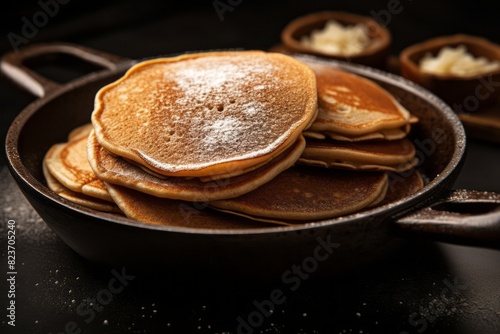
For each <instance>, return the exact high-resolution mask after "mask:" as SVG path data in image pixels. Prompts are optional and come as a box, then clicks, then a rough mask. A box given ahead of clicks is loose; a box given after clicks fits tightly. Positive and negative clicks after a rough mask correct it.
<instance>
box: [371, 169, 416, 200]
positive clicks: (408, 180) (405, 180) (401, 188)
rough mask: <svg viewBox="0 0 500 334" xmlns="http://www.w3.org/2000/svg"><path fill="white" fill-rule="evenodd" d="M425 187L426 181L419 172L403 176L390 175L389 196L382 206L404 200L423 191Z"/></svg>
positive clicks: (403, 174) (414, 171) (408, 172)
mask: <svg viewBox="0 0 500 334" xmlns="http://www.w3.org/2000/svg"><path fill="white" fill-rule="evenodd" d="M423 186H424V180H423V179H422V175H420V173H419V172H418V171H417V170H411V171H407V172H405V173H401V174H389V187H388V189H387V195H386V196H385V198H384V200H383V201H382V202H381V203H380V205H385V204H388V203H392V202H396V201H399V200H402V199H404V198H406V197H408V196H410V195H413V194H414V193H416V192H417V191H419V190H420V189H422V188H423Z"/></svg>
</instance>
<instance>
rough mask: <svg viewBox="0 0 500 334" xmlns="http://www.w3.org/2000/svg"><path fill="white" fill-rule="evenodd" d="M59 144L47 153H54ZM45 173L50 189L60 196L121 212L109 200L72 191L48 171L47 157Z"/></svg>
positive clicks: (83, 203)
mask: <svg viewBox="0 0 500 334" xmlns="http://www.w3.org/2000/svg"><path fill="white" fill-rule="evenodd" d="M58 145H60V146H62V145H64V144H58ZM58 145H57V144H56V145H54V146H52V148H51V149H50V150H49V151H48V152H47V155H50V154H52V153H53V151H54V150H56V149H57V148H58ZM47 155H46V156H47ZM43 175H44V177H45V181H46V182H47V186H48V188H49V189H50V190H52V191H53V192H55V193H56V194H58V195H59V196H61V197H63V198H65V199H67V200H69V201H71V202H73V203H76V204H79V205H81V206H85V207H87V208H91V209H94V210H98V211H103V212H116V213H119V212H120V209H119V208H118V207H117V206H116V205H115V204H114V203H110V202H109V201H104V200H101V199H98V198H95V197H91V196H87V195H84V194H82V193H79V192H75V191H72V190H70V189H68V188H66V187H65V186H63V185H62V184H61V183H60V182H59V181H57V179H56V178H55V177H53V176H52V175H51V174H50V172H49V171H48V168H47V164H46V159H44V162H43Z"/></svg>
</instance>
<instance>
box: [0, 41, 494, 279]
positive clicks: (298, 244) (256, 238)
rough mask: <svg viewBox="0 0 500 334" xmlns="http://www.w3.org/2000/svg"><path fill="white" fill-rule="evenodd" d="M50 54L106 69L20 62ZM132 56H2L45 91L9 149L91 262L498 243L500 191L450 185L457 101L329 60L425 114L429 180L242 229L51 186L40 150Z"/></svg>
mask: <svg viewBox="0 0 500 334" xmlns="http://www.w3.org/2000/svg"><path fill="white" fill-rule="evenodd" d="M48 53H69V54H72V55H74V56H77V57H80V58H82V59H85V60H87V61H90V62H93V63H95V64H98V65H101V66H103V67H106V68H107V69H106V70H104V71H100V72H97V73H92V74H90V75H88V76H85V77H83V78H81V79H79V80H76V81H73V82H71V83H69V84H66V85H64V86H61V85H58V84H55V83H54V82H51V81H48V80H47V79H45V78H43V77H41V76H39V75H37V74H36V73H33V72H32V71H30V70H29V69H27V68H25V67H24V66H23V65H22V62H23V60H26V59H28V58H32V57H35V56H38V55H44V54H48ZM133 63H134V62H133V61H131V60H127V59H123V58H120V57H116V56H111V55H107V54H103V53H101V52H97V51H93V50H89V49H86V48H83V47H80V46H73V45H67V44H64V45H63V44H46V45H36V46H35V45H34V46H31V47H27V48H25V49H24V50H21V51H20V52H18V53H11V54H8V55H6V56H4V58H3V60H2V70H3V72H4V73H6V74H7V75H8V76H9V77H10V78H12V79H13V80H15V81H16V82H17V83H18V84H20V85H21V86H22V87H24V88H25V89H27V90H29V91H30V92H32V93H34V94H36V95H38V96H39V97H40V99H38V100H36V101H35V102H33V103H32V104H30V105H29V106H28V107H26V108H25V109H24V110H23V111H22V112H21V113H20V115H19V116H18V117H17V118H16V119H15V120H14V122H13V123H12V125H11V127H10V129H9V132H8V134H7V138H6V151H7V157H8V164H9V168H10V171H11V173H12V175H13V176H14V178H15V180H16V182H17V183H18V185H19V187H20V188H21V190H22V191H23V193H24V195H25V196H26V198H27V199H28V201H29V202H30V203H31V205H32V206H33V207H34V208H35V210H36V211H37V212H38V213H39V214H40V216H41V217H42V218H43V220H44V221H45V222H46V223H47V224H48V225H49V226H50V227H51V228H52V229H53V230H54V231H55V232H56V233H57V234H58V235H59V236H60V237H61V239H63V241H64V242H66V243H67V244H68V245H69V246H70V247H71V248H72V249H74V250H75V251H76V252H77V253H79V254H80V255H82V256H83V257H85V258H87V259H89V260H91V261H95V262H101V263H112V264H114V265H117V264H122V263H124V264H131V263H132V264H133V263H139V264H141V263H153V264H156V265H162V266H179V267H188V266H200V267H204V268H221V267H223V266H224V267H231V268H233V269H235V270H257V271H258V270H260V271H262V270H268V269H269V268H272V269H275V270H279V271H282V270H286V269H287V268H290V266H291V265H292V264H293V263H296V264H304V265H307V264H309V265H312V264H314V261H316V262H317V261H322V260H323V259H324V257H321V259H320V258H319V257H318V256H319V255H318V254H319V253H318V252H317V248H318V247H323V248H325V247H326V246H325V244H327V243H329V242H330V243H334V244H335V245H330V250H331V251H333V254H334V255H332V256H331V257H330V258H331V261H330V260H329V261H326V262H327V263H330V264H332V265H334V266H336V267H337V268H345V267H346V266H350V265H352V264H354V263H356V264H362V263H365V262H366V261H367V260H370V259H373V258H377V257H380V256H381V254H383V253H385V252H387V251H389V250H391V249H393V246H394V245H396V244H398V243H399V241H400V240H401V239H400V238H397V237H396V236H398V235H400V234H405V235H408V234H410V235H426V236H430V237H432V238H434V239H438V240H444V241H449V242H455V243H463V244H474V245H481V246H488V247H498V246H499V245H500V195H499V194H496V193H483V192H476V191H469V190H460V191H453V192H451V191H450V189H451V187H452V185H453V182H454V180H455V178H456V176H457V175H458V173H459V170H460V167H461V165H462V162H463V158H464V152H465V134H464V129H463V127H462V125H461V123H460V121H459V120H458V118H457V117H456V116H455V114H454V113H453V112H452V110H451V109H450V108H449V107H448V106H447V105H446V104H444V103H443V102H442V101H441V100H439V99H438V98H436V97H435V96H434V95H432V94H431V93H429V92H428V91H426V90H424V89H422V88H421V87H419V86H417V85H415V84H413V83H411V82H409V81H407V80H404V79H402V78H400V77H398V76H395V75H391V74H387V73H384V72H381V71H378V70H374V69H371V68H368V67H363V66H355V65H349V64H345V63H340V62H335V61H328V62H327V63H328V64H331V66H338V67H340V68H342V69H344V70H346V71H350V72H353V73H356V74H359V75H362V76H365V77H367V78H369V79H372V80H374V81H376V82H378V83H379V84H381V85H382V86H383V87H385V88H386V89H387V90H389V91H390V92H391V93H392V94H394V95H395V96H396V97H397V98H398V99H399V100H400V101H401V103H402V104H403V105H404V106H405V107H406V108H407V109H409V110H410V111H411V112H412V113H413V114H415V115H416V116H417V117H419V119H420V122H419V123H418V124H417V125H416V126H414V128H413V130H412V133H411V139H412V141H413V142H414V143H415V144H416V147H417V150H418V152H419V153H418V156H419V158H420V160H421V165H420V170H421V172H422V173H423V174H424V175H425V177H426V178H428V180H429V182H428V184H427V185H426V186H425V187H424V188H423V189H422V190H421V191H419V192H418V193H416V194H414V195H411V196H408V197H407V198H404V199H403V200H400V201H397V202H394V203H390V204H387V205H384V206H381V207H377V208H374V209H371V210H368V211H364V212H361V213H358V214H353V215H348V216H344V217H340V218H336V219H329V220H324V221H320V222H316V223H311V224H304V225H300V226H291V227H272V228H262V229H251V230H249V229H248V230H238V231H232V230H210V229H203V230H200V229H196V230H195V229H190V228H186V227H161V226H160V227H159V226H152V225H147V224H143V223H140V222H137V221H134V220H130V219H126V218H121V217H117V216H114V215H111V214H105V213H101V212H97V211H94V210H91V209H87V208H85V207H81V206H79V205H76V204H73V203H71V202H69V201H66V200H64V199H63V198H61V197H59V196H58V195H56V194H55V193H53V192H52V191H50V190H49V189H48V188H47V187H46V186H45V185H44V179H43V176H42V172H41V170H42V168H41V164H42V158H43V156H44V154H45V152H46V151H47V149H48V148H49V147H50V146H51V145H52V144H54V143H57V142H61V141H64V140H65V138H66V136H67V134H68V133H69V131H70V130H72V129H73V128H75V127H76V126H78V125H81V124H84V123H86V122H88V121H89V119H90V114H91V112H92V109H93V99H94V95H95V93H96V92H97V90H98V89H99V88H101V87H102V86H104V85H106V84H107V83H110V82H112V81H114V80H116V79H118V78H119V77H120V76H122V75H123V74H124V72H125V71H126V70H127V69H128V68H129V67H130V66H131V65H132V64H133ZM393 180H394V181H395V182H397V179H393ZM429 205H433V208H430V207H429ZM326 248H328V247H326ZM315 250H316V252H315ZM324 250H325V249H323V251H324ZM322 254H326V253H322ZM314 256H316V259H315V260H314V261H313V260H311V257H314ZM308 261H309V262H308ZM311 261H312V262H311ZM306 262H307V263H306ZM213 266H215V267H213Z"/></svg>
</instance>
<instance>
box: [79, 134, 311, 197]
mask: <svg viewBox="0 0 500 334" xmlns="http://www.w3.org/2000/svg"><path fill="white" fill-rule="evenodd" d="M304 147H305V140H304V138H303V137H299V139H298V140H297V141H296V143H294V145H293V146H292V147H290V148H288V149H287V151H285V152H284V153H283V154H282V155H280V156H278V157H276V158H274V159H273V160H272V161H271V162H269V163H268V164H266V165H264V166H263V167H260V168H258V169H255V170H252V171H250V172H248V173H246V174H242V175H238V176H235V177H231V178H228V179H221V180H216V181H208V182H203V181H201V180H199V179H197V178H191V179H187V178H182V177H166V178H158V177H155V176H154V175H151V174H150V173H147V172H145V171H144V170H142V169H141V168H139V167H137V166H135V165H133V164H130V163H128V162H127V161H125V160H124V159H122V158H120V157H116V156H113V155H111V154H109V153H108V152H107V151H106V150H105V149H104V148H103V147H102V146H100V145H99V143H98V142H97V140H96V138H95V136H94V135H93V134H91V135H90V136H89V144H88V149H89V151H88V156H89V162H90V165H91V167H92V169H93V170H94V172H95V173H96V175H97V176H98V177H99V178H100V179H102V180H103V181H106V182H108V183H112V184H117V185H122V186H125V187H129V188H132V189H135V190H138V191H141V192H144V193H147V194H151V195H154V196H158V197H165V198H171V199H181V200H186V201H195V202H204V201H209V200H216V199H223V198H231V197H236V196H240V195H242V194H244V193H247V192H249V191H252V190H254V189H256V188H257V187H259V186H261V185H262V184H264V183H266V182H268V181H270V180H271V179H272V178H274V177H275V176H276V175H278V174H279V173H281V172H282V171H283V170H285V169H287V168H289V167H290V166H292V165H293V164H294V163H295V161H296V160H297V159H298V157H299V156H300V154H301V153H302V151H303V149H304Z"/></svg>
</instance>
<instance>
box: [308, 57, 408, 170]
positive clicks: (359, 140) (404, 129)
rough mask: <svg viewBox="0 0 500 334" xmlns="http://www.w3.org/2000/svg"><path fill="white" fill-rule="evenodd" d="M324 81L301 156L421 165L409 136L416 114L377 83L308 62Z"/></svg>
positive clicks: (354, 164) (332, 162)
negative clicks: (314, 116) (313, 119)
mask: <svg viewBox="0 0 500 334" xmlns="http://www.w3.org/2000/svg"><path fill="white" fill-rule="evenodd" d="M307 65H308V66H309V67H310V68H311V69H313V71H314V73H315V74H316V78H317V84H318V111H319V112H318V116H317V118H316V120H315V121H314V123H313V124H312V125H311V127H310V128H309V129H308V130H307V131H306V132H304V135H305V136H306V137H307V138H308V139H307V147H306V150H305V152H304V154H303V155H302V157H301V159H300V161H301V162H303V163H306V164H311V165H317V166H323V167H341V168H348V169H354V170H358V169H362V170H378V171H392V172H404V171H407V170H409V169H411V168H413V167H414V166H415V165H416V164H417V159H416V158H415V147H414V146H413V144H412V143H411V142H410V141H409V140H408V139H407V138H406V135H407V134H408V132H409V131H410V124H411V123H415V122H416V121H417V119H416V118H415V117H413V116H412V115H411V114H410V113H409V112H408V111H407V110H406V109H405V108H404V107H403V106H402V105H400V104H399V103H398V102H397V101H396V99H395V98H394V97H393V96H391V95H390V94H389V93H388V92H387V91H385V90H384V89H383V88H382V87H380V86H379V85H377V84H375V83H374V82H372V81H370V80H368V79H364V78H361V77H359V76H357V75H354V74H351V73H346V72H344V71H341V70H339V69H338V68H334V67H331V66H327V65H324V64H322V63H319V62H314V61H308V62H307Z"/></svg>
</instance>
